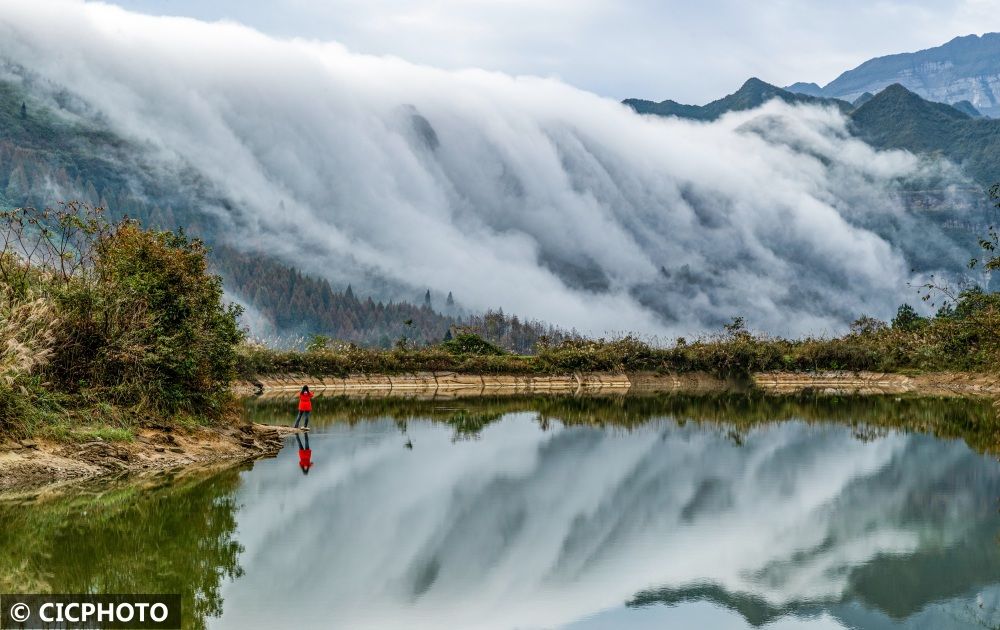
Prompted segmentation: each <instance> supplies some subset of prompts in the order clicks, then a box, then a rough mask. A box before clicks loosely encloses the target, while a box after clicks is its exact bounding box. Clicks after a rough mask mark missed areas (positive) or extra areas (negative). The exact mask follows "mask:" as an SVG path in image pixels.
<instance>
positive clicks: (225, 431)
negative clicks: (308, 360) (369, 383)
mask: <svg viewBox="0 0 1000 630" xmlns="http://www.w3.org/2000/svg"><path fill="white" fill-rule="evenodd" d="M292 431H294V429H290V428H288V427H274V426H267V425H262V424H242V425H234V426H225V427H198V428H194V429H184V428H172V427H162V428H143V429H139V430H137V431H136V436H135V439H134V440H132V441H130V442H105V441H101V440H96V441H91V442H84V443H78V442H55V441H50V440H42V439H31V440H13V439H10V438H7V439H4V438H0V499H12V498H25V497H31V496H37V495H41V494H45V493H50V492H58V491H59V490H60V489H65V488H66V487H68V486H73V485H75V484H78V483H81V482H84V481H88V480H92V479H96V478H99V477H109V478H110V477H115V476H142V475H147V474H153V473H158V472H162V471H165V470H169V469H174V468H189V467H195V466H220V465H236V464H239V463H241V462H244V461H248V460H252V459H257V458H261V457H273V456H274V455H276V454H277V453H278V451H279V450H281V446H282V438H283V436H284V435H285V434H287V433H289V432H292Z"/></svg>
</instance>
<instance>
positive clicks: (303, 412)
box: [295, 385, 313, 431]
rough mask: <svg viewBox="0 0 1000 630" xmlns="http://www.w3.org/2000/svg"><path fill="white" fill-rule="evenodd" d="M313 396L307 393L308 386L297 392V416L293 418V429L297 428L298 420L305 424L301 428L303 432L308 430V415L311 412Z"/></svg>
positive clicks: (309, 392)
mask: <svg viewBox="0 0 1000 630" xmlns="http://www.w3.org/2000/svg"><path fill="white" fill-rule="evenodd" d="M312 400H313V394H312V392H311V391H309V386H308V385H303V386H302V391H301V392H299V415H297V416H295V428H296V429H298V428H299V420H305V424H304V426H303V427H302V429H303V430H305V431H308V430H309V414H311V413H312V410H313V403H312Z"/></svg>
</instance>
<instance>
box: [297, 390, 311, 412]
mask: <svg viewBox="0 0 1000 630" xmlns="http://www.w3.org/2000/svg"><path fill="white" fill-rule="evenodd" d="M312 410H313V393H312V392H306V393H304V394H299V411H312Z"/></svg>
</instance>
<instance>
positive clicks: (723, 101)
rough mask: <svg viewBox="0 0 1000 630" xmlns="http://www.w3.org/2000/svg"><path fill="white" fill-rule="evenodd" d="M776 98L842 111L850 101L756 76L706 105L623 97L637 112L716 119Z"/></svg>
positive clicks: (696, 118)
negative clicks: (797, 90)
mask: <svg viewBox="0 0 1000 630" xmlns="http://www.w3.org/2000/svg"><path fill="white" fill-rule="evenodd" d="M773 98H779V99H781V100H783V101H785V102H786V103H814V104H818V105H835V106H836V107H838V108H840V109H841V111H845V112H846V111H849V110H850V109H851V106H850V104H849V103H845V102H843V101H837V100H835V99H827V98H819V97H815V96H808V95H806V94H797V93H794V92H789V91H788V90H784V89H782V88H780V87H778V86H776V85H772V84H770V83H768V82H766V81H762V80H761V79H758V78H757V77H750V78H749V79H747V80H746V81H744V82H743V85H742V86H740V89H738V90H736V91H735V92H733V93H732V94H729V95H727V96H724V97H722V98H720V99H718V100H716V101H712V102H711V103H709V104H707V105H702V106H698V105H683V104H681V103H677V102H675V101H670V100H666V101H661V102H659V103H654V102H652V101H644V100H639V99H626V100H625V101H622V102H623V103H624V104H626V105H628V106H629V107H631V108H632V109H634V110H635V111H637V112H639V113H640V114H655V115H658V116H677V117H679V118H692V119H695V120H716V119H717V118H719V117H720V116H722V115H723V114H727V113H729V112H737V111H744V110H747V109H754V108H756V107H760V106H761V105H763V104H764V103H766V102H767V101H769V100H771V99H773Z"/></svg>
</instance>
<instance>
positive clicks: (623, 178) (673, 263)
mask: <svg viewBox="0 0 1000 630" xmlns="http://www.w3.org/2000/svg"><path fill="white" fill-rule="evenodd" d="M0 55H3V56H4V57H5V58H6V59H7V60H10V61H12V62H14V63H17V64H21V65H23V66H24V67H26V68H28V69H30V70H31V71H32V72H34V73H37V74H38V76H40V77H42V78H44V79H45V80H47V81H50V82H52V83H53V84H56V85H59V86H65V87H66V88H67V89H69V90H71V91H72V92H74V93H76V94H78V95H79V96H80V97H81V98H83V99H84V100H86V101H87V102H88V103H90V104H91V105H92V106H93V107H94V108H96V110H98V111H100V112H102V113H103V114H104V116H105V117H106V120H107V121H108V123H109V124H110V125H112V126H113V127H114V128H115V129H116V130H117V131H118V132H120V133H122V134H124V135H126V136H128V137H130V138H133V139H136V140H139V141H141V142H144V143H146V144H147V146H149V147H151V148H152V150H153V151H154V152H156V153H157V154H158V155H159V156H160V158H161V159H162V160H163V161H164V162H169V161H175V162H180V163H184V164H188V165H190V166H192V167H194V168H195V169H197V170H198V171H199V172H200V173H202V174H203V175H204V177H206V178H207V179H208V180H209V181H211V182H212V183H213V184H214V185H215V186H216V187H217V188H218V190H220V191H222V193H223V194H224V196H226V197H227V198H229V199H231V200H232V201H233V205H234V207H235V209H232V210H228V211H227V215H226V216H227V220H228V221H229V227H228V228H227V230H226V233H225V239H226V240H229V241H231V243H232V244H233V245H235V246H237V247H243V248H247V249H265V250H267V251H270V252H273V253H274V254H275V255H276V256H278V257H280V258H281V259H283V260H284V261H286V262H288V263H291V264H294V265H296V266H298V267H300V268H302V269H303V270H305V271H308V272H311V273H314V274H319V275H323V276H325V277H327V278H329V279H330V280H331V282H333V283H335V284H338V283H339V284H340V285H341V286H343V285H346V284H347V283H348V282H354V283H355V288H357V287H358V286H359V284H360V286H368V287H378V286H381V287H389V289H388V290H391V291H393V292H395V295H389V296H385V297H397V298H398V297H406V298H409V299H413V297H414V296H418V295H420V293H422V291H423V289H424V288H430V289H431V290H432V291H433V292H435V293H436V294H442V295H443V294H445V293H447V292H448V291H452V292H453V293H454V295H455V297H456V299H458V300H459V301H460V302H461V303H462V305H463V306H464V307H466V308H469V309H477V310H481V309H486V308H490V307H502V308H503V309H505V310H506V311H508V312H516V313H518V314H521V315H523V316H529V317H534V318H541V319H544V320H547V321H549V322H552V323H555V324H558V325H561V326H564V327H567V328H568V327H576V328H578V329H580V330H581V331H583V332H588V333H592V334H602V333H605V332H615V331H623V330H632V331H636V332H639V333H643V334H658V335H673V334H692V333H698V332H702V331H706V330H711V329H716V328H717V327H718V326H719V325H720V324H721V323H723V322H725V321H728V320H729V319H730V318H732V317H733V316H737V315H741V316H744V317H746V319H747V321H748V323H749V324H750V325H751V326H752V327H753V328H755V329H758V330H766V331H770V332H773V333H779V334H805V333H818V334H824V333H835V332H838V331H841V330H843V328H844V327H845V326H846V324H847V323H849V322H850V321H851V320H852V319H853V318H854V317H856V316H858V315H860V314H862V313H868V314H874V315H877V316H881V317H888V316H890V315H891V314H892V312H894V310H895V308H896V306H898V305H899V303H901V302H902V301H904V300H905V299H906V298H911V299H912V295H913V291H912V289H911V288H909V287H908V286H907V283H908V282H910V281H912V280H913V279H914V278H913V277H912V274H911V269H912V268H914V267H917V268H918V270H922V271H923V272H930V271H932V269H930V268H927V265H928V260H929V261H931V264H934V265H938V264H939V265H940V266H941V267H943V268H949V269H950V268H954V267H955V266H957V265H958V264H959V262H960V260H961V259H962V253H961V252H960V251H958V250H957V249H956V248H955V247H953V246H952V245H951V244H950V243H949V242H948V240H947V239H946V238H945V237H944V236H943V235H942V234H940V232H939V231H938V229H937V228H936V227H934V226H933V225H931V224H930V223H928V222H927V221H925V220H923V219H921V218H919V217H916V216H912V215H910V214H908V212H907V211H906V210H905V209H904V207H903V205H902V203H901V202H900V200H899V198H898V195H897V194H896V191H897V190H898V188H899V186H900V182H902V181H911V182H912V181H916V180H920V179H922V178H928V177H932V178H938V179H940V177H941V172H940V168H942V167H940V166H939V165H933V164H926V163H922V162H920V161H919V160H917V159H916V158H914V157H913V156H912V155H909V154H906V153H902V152H875V151H873V150H871V149H870V148H869V147H867V146H866V145H865V144H863V143H861V142H859V141H857V140H854V139H852V138H851V137H850V135H849V133H848V127H847V124H848V123H847V121H846V120H845V118H844V117H843V116H841V115H840V114H839V113H837V112H835V111H833V110H826V109H820V108H802V107H800V108H794V107H790V106H787V105H784V104H781V103H777V102H772V103H769V104H767V105H765V106H764V107H763V108H761V109H758V110H755V111H752V112H745V113H740V114H734V115H729V116H727V117H724V118H723V119H721V120H720V121H718V122H715V123H711V124H703V123H692V122H684V121H679V120H666V119H651V118H643V117H640V116H638V115H636V114H634V113H633V112H631V111H630V110H629V109H627V108H625V107H624V106H622V105H620V104H619V103H617V102H615V101H612V100H608V99H604V98H601V97H598V96H596V95H594V94H591V93H588V92H585V91H581V90H578V89H575V88H573V87H571V86H569V85H566V84H563V83H560V82H558V81H555V80H551V79H540V78H533V77H513V76H507V75H503V74H498V73H491V72H485V71H479V70H465V71H443V70H438V69H434V68H431V67H426V66H419V65H414V64H411V63H408V62H406V61H403V60H400V59H396V58H388V57H372V56H364V55H359V54H354V53H351V52H350V51H348V50H346V49H345V48H344V47H342V46H340V45H338V44H336V43H322V42H316V41H305V40H279V39H274V38H271V37H269V36H266V35H263V34H261V33H259V32H256V31H254V30H251V29H249V28H246V27H243V26H240V25H237V24H232V23H205V22H199V21H195V20H191V19H186V18H165V17H151V16H144V15H139V14H133V13H129V12H127V11H124V10H122V9H120V8H117V7H112V6H108V5H102V4H93V3H83V2H79V1H75V0H5V2H4V3H3V7H2V8H0ZM206 211H218V209H214V210H213V209H212V208H207V209H206ZM921 257H922V258H921ZM365 283H367V284H365Z"/></svg>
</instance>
